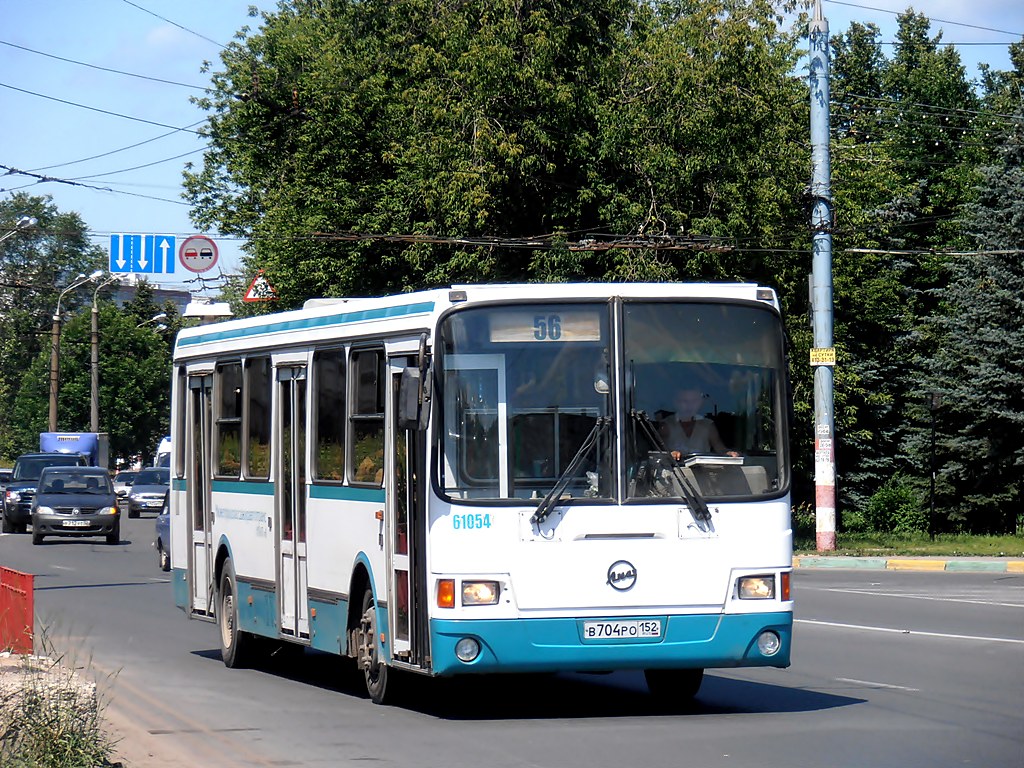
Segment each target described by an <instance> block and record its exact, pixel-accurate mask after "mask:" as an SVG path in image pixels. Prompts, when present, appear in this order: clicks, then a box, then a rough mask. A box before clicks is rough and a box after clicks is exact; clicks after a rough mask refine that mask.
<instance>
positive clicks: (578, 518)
mask: <svg viewBox="0 0 1024 768" xmlns="http://www.w3.org/2000/svg"><path fill="white" fill-rule="evenodd" d="M784 338H785V337H784V332H783V327H782V322H781V318H780V312H779V304H778V300H777V297H776V294H775V292H774V291H773V290H772V289H770V288H766V287H763V286H759V285H753V284H710V283H709V284H685V283H667V284H601V283H587V284H529V285H456V286H452V287H450V288H443V289H435V290H429V291H423V292H417V293H406V294H401V295H395V296H387V297H381V298H351V299H316V300H311V301H309V302H307V303H306V305H305V306H304V307H303V308H302V309H297V310H292V311H287V312H282V313H278V314H270V315H264V316H259V317H250V318H243V319H235V320H229V321H225V322H221V323H217V324H213V325H204V326H201V327H197V328H189V329H184V330H182V331H181V332H180V333H179V334H178V337H177V341H176V345H175V351H174V360H173V377H172V406H171V409H172V414H171V446H172V451H171V491H170V517H171V565H172V569H173V573H172V576H173V578H172V583H173V592H174V598H175V602H176V604H177V606H178V607H179V608H181V609H182V610H183V611H184V612H185V613H186V614H187V615H188V616H189V617H191V618H193V619H199V620H205V621H211V622H216V624H217V626H218V627H219V635H220V643H221V653H222V657H223V661H224V663H225V664H226V665H227V666H228V667H238V666H245V665H249V664H252V663H257V662H258V660H259V657H260V654H261V653H264V652H266V648H267V647H268V645H271V644H270V643H268V642H266V638H270V639H272V640H273V642H274V643H275V644H277V645H278V646H280V644H281V643H282V642H285V643H293V644H296V645H298V646H305V647H310V648H313V649H317V650H319V651H324V652H329V653H333V654H338V655H339V656H343V657H348V658H350V659H352V660H354V662H355V664H356V665H357V668H358V669H360V670H361V672H362V675H363V677H364V678H365V685H366V689H367V693H368V694H369V698H370V699H371V700H372V701H373V702H375V703H378V704H380V703H385V702H388V701H392V700H393V699H394V696H395V695H396V693H395V691H396V687H397V688H399V689H400V688H401V684H402V682H403V680H408V679H409V676H411V675H417V674H418V675H425V676H442V677H446V676H455V675H470V674H483V673H530V672H554V671H578V672H605V671H613V670H642V671H643V675H644V677H645V679H646V683H647V687H648V689H649V690H650V692H651V694H652V695H653V696H655V697H664V698H667V699H669V700H672V701H676V702H678V700H679V699H680V698H688V697H692V696H694V695H696V693H697V691H698V689H699V687H700V685H701V681H702V678H703V675H704V670H705V669H708V668H718V667H758V666H766V667H787V666H788V665H789V663H790V648H791V635H792V626H793V620H792V617H793V603H792V600H791V596H790V576H791V571H792V530H791V523H790V466H791V462H790V457H789V451H788V447H787V434H788V429H789V422H790V419H791V416H790V412H791V408H790V405H789V402H790V399H789V389H788V376H787V359H786V351H785V350H786V348H785V341H784ZM680 389H687V390H689V391H690V392H691V394H692V391H694V390H696V391H697V392H698V393H699V400H698V403H697V405H698V408H697V413H696V414H693V415H691V416H690V417H689V419H688V421H687V423H689V426H690V427H691V428H692V427H693V426H694V423H696V422H699V423H700V427H701V429H703V430H704V431H708V430H710V429H711V428H712V427H713V428H714V431H715V432H716V433H717V435H718V438H719V439H718V443H720V445H719V446H718V447H719V449H720V448H721V444H724V445H725V446H726V447H727V448H728V450H727V451H723V450H718V451H713V450H712V451H707V450H706V451H695V452H692V453H691V452H686V453H683V452H682V451H680V450H676V449H673V447H672V446H671V445H669V444H668V443H667V435H669V431H668V430H667V429H666V426H665V425H666V424H671V422H672V419H676V420H677V422H680V423H681V422H682V419H681V418H680V415H679V414H678V413H677V407H676V405H675V402H676V394H677V392H678V391H679V390H680ZM682 426H683V427H686V426H687V424H682ZM261 649H262V650H261Z"/></svg>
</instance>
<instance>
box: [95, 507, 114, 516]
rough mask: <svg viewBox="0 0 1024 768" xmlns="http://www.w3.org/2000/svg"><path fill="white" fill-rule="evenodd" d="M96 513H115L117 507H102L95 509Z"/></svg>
mask: <svg viewBox="0 0 1024 768" xmlns="http://www.w3.org/2000/svg"><path fill="white" fill-rule="evenodd" d="M96 514H97V515H116V514H117V507H102V508H100V509H97V510H96Z"/></svg>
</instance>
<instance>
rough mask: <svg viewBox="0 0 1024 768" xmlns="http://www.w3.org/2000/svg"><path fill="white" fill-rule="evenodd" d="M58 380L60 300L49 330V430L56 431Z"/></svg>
mask: <svg viewBox="0 0 1024 768" xmlns="http://www.w3.org/2000/svg"><path fill="white" fill-rule="evenodd" d="M59 381H60V300H59V299H58V301H57V311H56V312H55V313H54V315H53V327H52V329H51V332H50V422H49V423H50V429H49V431H50V432H56V431H57V386H58V382H59Z"/></svg>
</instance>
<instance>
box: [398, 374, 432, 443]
mask: <svg viewBox="0 0 1024 768" xmlns="http://www.w3.org/2000/svg"><path fill="white" fill-rule="evenodd" d="M429 382H430V376H429V373H424V372H423V371H420V369H419V368H404V369H402V380H401V381H400V382H399V384H398V427H399V429H413V430H416V431H423V430H424V429H426V428H427V419H428V417H429V416H430V383H429Z"/></svg>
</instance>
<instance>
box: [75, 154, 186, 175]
mask: <svg viewBox="0 0 1024 768" xmlns="http://www.w3.org/2000/svg"><path fill="white" fill-rule="evenodd" d="M205 151H206V147H200V148H199V149H193V150H192V151H191V152H182V153H181V154H180V155H175V156H174V157H165V158H164V159H163V160H154V161H153V162H151V163H144V164H143V165H135V166H132V167H131V168H122V169H120V170H118V171H107V172H106V173H94V174H92V175H91V176H75V177H74V178H72V179H69V181H81V180H82V179H98V178H100V177H101V176H113V175H115V174H118V173H128V171H137V170H139V169H140V168H149V167H150V166H151V165H159V164H160V163H168V162H170V161H171V160H179V159H181V158H182V157H188V156H189V155H194V154H195V153H196V152H205Z"/></svg>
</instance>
